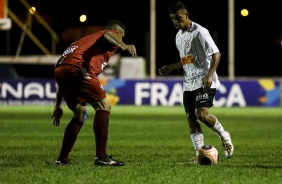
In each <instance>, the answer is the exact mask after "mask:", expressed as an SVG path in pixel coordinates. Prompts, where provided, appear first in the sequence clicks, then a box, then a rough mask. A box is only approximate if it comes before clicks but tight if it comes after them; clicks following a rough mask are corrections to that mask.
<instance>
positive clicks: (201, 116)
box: [196, 108, 208, 122]
mask: <svg viewBox="0 0 282 184" xmlns="http://www.w3.org/2000/svg"><path fill="white" fill-rule="evenodd" d="M207 116H208V112H207V111H206V110H205V109H203V108H199V109H197V111H196V117H197V119H199V120H200V121H201V122H206V118H207Z"/></svg>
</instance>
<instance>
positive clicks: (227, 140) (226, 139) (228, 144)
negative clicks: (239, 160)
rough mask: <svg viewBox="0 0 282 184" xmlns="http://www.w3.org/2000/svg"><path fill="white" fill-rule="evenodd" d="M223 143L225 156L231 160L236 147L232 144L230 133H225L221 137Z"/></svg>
mask: <svg viewBox="0 0 282 184" xmlns="http://www.w3.org/2000/svg"><path fill="white" fill-rule="evenodd" d="M221 142H222V147H223V150H224V154H225V156H226V157H227V158H230V157H231V156H232V155H233V151H234V146H233V144H232V141H231V136H230V134H229V132H225V134H224V135H223V136H222V137H221Z"/></svg>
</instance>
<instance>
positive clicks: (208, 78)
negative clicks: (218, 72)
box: [203, 76, 212, 90]
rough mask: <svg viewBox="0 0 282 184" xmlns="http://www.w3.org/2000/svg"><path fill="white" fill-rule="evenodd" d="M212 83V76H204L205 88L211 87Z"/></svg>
mask: <svg viewBox="0 0 282 184" xmlns="http://www.w3.org/2000/svg"><path fill="white" fill-rule="evenodd" d="M211 85H212V76H205V77H204V78H203V88H204V90H206V89H209V88H210V87H211Z"/></svg>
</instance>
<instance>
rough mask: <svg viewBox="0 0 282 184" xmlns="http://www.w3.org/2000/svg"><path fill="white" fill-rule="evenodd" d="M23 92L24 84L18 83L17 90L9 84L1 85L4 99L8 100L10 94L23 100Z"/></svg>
mask: <svg viewBox="0 0 282 184" xmlns="http://www.w3.org/2000/svg"><path fill="white" fill-rule="evenodd" d="M22 91H23V84H21V83H18V85H17V90H15V89H14V88H13V86H11V85H10V84H8V83H2V85H1V96H2V98H6V97H7V93H8V92H9V93H10V94H12V95H13V96H14V97H16V98H21V97H22ZM1 96H0V97H1Z"/></svg>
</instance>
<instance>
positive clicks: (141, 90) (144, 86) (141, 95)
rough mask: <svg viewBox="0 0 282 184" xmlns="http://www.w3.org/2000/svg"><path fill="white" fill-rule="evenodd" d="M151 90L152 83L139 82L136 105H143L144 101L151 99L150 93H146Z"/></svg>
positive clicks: (136, 91) (136, 87) (136, 86)
mask: <svg viewBox="0 0 282 184" xmlns="http://www.w3.org/2000/svg"><path fill="white" fill-rule="evenodd" d="M149 89H150V83H148V82H143V83H140V82H138V83H136V84H135V95H134V96H135V99H134V101H135V102H134V103H135V105H142V99H143V98H149V97H150V92H148V91H144V90H149Z"/></svg>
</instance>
